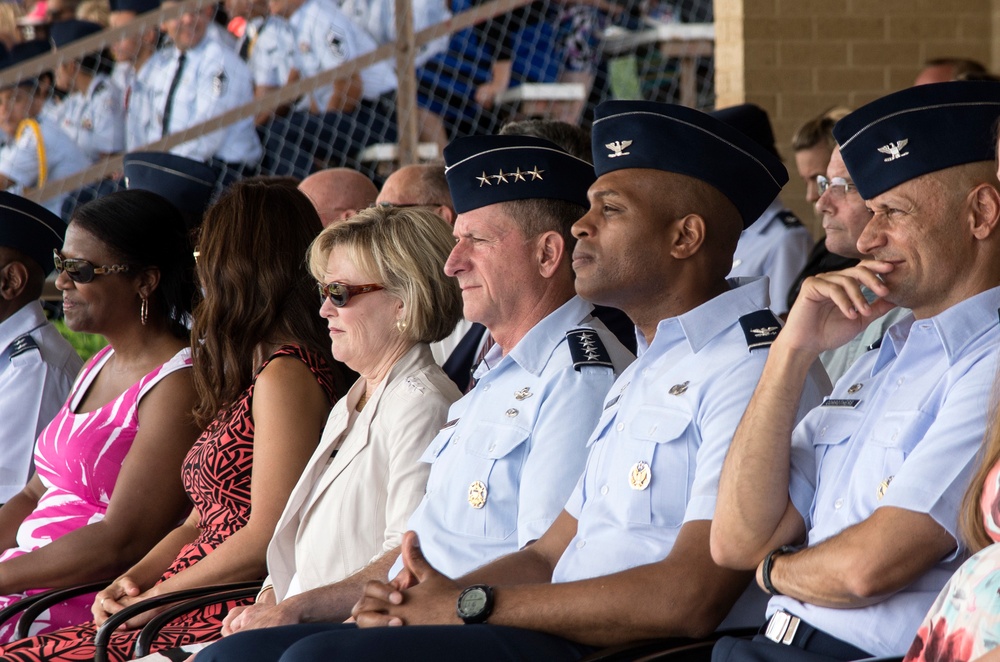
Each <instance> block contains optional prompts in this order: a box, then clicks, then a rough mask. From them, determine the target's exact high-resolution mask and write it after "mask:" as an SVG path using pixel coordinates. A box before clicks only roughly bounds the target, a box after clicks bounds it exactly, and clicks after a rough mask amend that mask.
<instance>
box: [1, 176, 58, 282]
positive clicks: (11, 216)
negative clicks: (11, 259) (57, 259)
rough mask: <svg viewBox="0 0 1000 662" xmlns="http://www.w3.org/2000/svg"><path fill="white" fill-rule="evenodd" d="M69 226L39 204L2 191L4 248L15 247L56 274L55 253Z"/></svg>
mask: <svg viewBox="0 0 1000 662" xmlns="http://www.w3.org/2000/svg"><path fill="white" fill-rule="evenodd" d="M65 234H66V223H65V222H64V221H63V220H62V219H61V218H59V217H58V216H56V215H55V214H53V213H52V212H50V211H49V210H48V209H46V208H45V207H43V206H41V205H40V204H38V203H35V202H32V201H31V200H28V199H27V198H22V197H21V196H19V195H14V194H13V193H7V192H6V191H0V246H6V247H7V248H13V249H14V250H17V251H20V252H22V253H24V254H25V255H27V256H28V257H30V258H31V259H32V260H34V261H35V262H37V263H38V266H40V267H41V268H42V271H44V272H45V275H48V274H50V273H51V272H52V269H53V264H52V251H53V250H54V249H56V248H62V245H63V237H64V236H65Z"/></svg>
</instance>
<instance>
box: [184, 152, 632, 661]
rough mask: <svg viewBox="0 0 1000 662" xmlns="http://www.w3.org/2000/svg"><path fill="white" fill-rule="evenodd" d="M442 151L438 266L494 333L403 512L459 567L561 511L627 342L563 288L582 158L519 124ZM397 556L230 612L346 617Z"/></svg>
mask: <svg viewBox="0 0 1000 662" xmlns="http://www.w3.org/2000/svg"><path fill="white" fill-rule="evenodd" d="M444 157H445V162H446V164H447V178H448V187H449V189H450V191H451V195H452V200H453V202H454V205H455V209H456V211H457V212H458V217H457V219H456V222H455V229H454V235H455V237H456V239H457V242H456V244H455V248H454V249H453V251H452V253H451V256H450V257H449V259H448V262H447V263H446V265H445V272H446V273H447V274H448V275H450V276H453V277H455V278H457V279H458V282H459V284H460V285H461V288H462V298H463V304H464V314H465V317H466V318H467V319H469V320H472V321H475V322H480V323H482V324H484V325H485V326H486V328H487V329H488V330H489V332H490V333H491V335H492V337H493V338H494V339H495V341H496V344H495V345H493V346H492V347H491V348H490V349H489V351H487V352H486V354H485V356H484V357H483V358H482V361H481V362H480V363H479V366H478V368H477V369H476V371H475V377H476V379H477V380H478V381H477V382H476V385H475V387H474V388H473V389H472V391H471V392H469V393H468V394H466V396H465V397H463V398H462V399H461V400H459V401H458V402H456V403H455V404H454V405H452V407H451V409H450V411H449V413H448V423H446V424H445V426H444V428H442V430H441V431H440V433H439V434H438V435H437V436H436V437H435V438H434V440H433V441H432V442H431V443H430V446H429V447H428V450H427V452H426V453H425V454H424V456H423V458H422V459H423V461H424V462H427V463H429V464H430V465H431V469H430V476H429V478H428V481H427V493H426V495H425V496H424V499H423V500H422V501H421V503H420V505H418V506H417V509H416V510H415V511H414V513H413V515H412V516H411V517H410V520H409V522H408V527H409V528H411V529H413V530H416V531H418V532H419V533H420V535H421V540H422V541H423V546H424V547H423V548H424V551H425V553H426V554H427V555H428V557H429V558H432V559H434V562H435V563H436V564H438V565H439V566H440V567H442V568H444V570H445V572H448V573H450V574H453V575H456V576H457V575H462V574H465V573H467V572H469V571H471V570H472V569H474V568H476V567H479V566H480V565H482V564H483V563H486V562H488V561H491V560H493V559H495V558H497V557H499V556H502V555H504V554H509V553H511V552H514V551H517V550H518V549H520V548H522V547H524V546H526V545H528V544H530V543H531V542H532V541H534V540H535V539H537V538H538V537H539V536H541V535H542V534H543V533H544V532H545V530H546V529H547V528H548V526H549V525H550V524H551V523H552V521H553V520H554V519H555V518H556V517H557V516H558V515H559V512H560V510H561V509H562V507H563V504H564V503H565V502H566V499H567V497H568V496H569V494H570V492H572V490H573V487H574V485H575V484H576V482H577V479H578V478H579V477H580V473H581V472H582V471H583V464H584V461H585V459H586V457H587V449H586V440H587V435H588V434H590V431H591V430H592V429H593V427H594V424H595V423H596V422H597V420H598V417H599V416H600V412H601V402H602V401H603V400H604V397H605V395H606V394H607V392H608V389H609V388H610V387H611V384H612V383H614V381H615V374H616V373H617V372H620V370H622V369H624V368H625V366H626V365H628V363H629V362H631V360H632V358H633V357H632V355H631V354H630V353H629V352H628V351H627V350H625V348H624V347H622V346H621V344H620V343H619V342H618V341H617V340H616V339H615V337H614V335H613V334H612V333H611V332H610V331H608V330H607V329H606V328H605V327H604V325H603V324H601V322H600V321H599V320H597V319H595V318H594V317H593V316H592V315H591V311H592V309H593V307H592V306H591V305H590V304H589V303H587V302H586V301H583V300H582V299H580V298H579V297H577V296H575V292H574V290H573V273H572V270H571V267H570V252H571V250H572V248H571V246H572V243H573V240H572V236H570V233H569V230H570V226H571V225H572V223H573V222H574V221H575V220H576V219H577V218H579V217H580V215H581V214H583V213H584V211H585V210H586V204H587V198H586V191H587V186H588V185H589V184H590V183H591V182H592V181H593V180H594V174H593V168H592V166H591V165H590V164H589V163H587V162H586V161H583V160H581V159H577V158H575V157H572V156H570V155H569V154H567V153H566V152H564V151H563V150H562V149H560V148H559V147H557V146H556V145H555V144H553V143H550V142H548V141H546V140H542V139H539V138H531V137H525V136H474V137H469V138H462V139H459V140H456V141H455V142H453V143H451V144H450V145H448V147H447V148H446V149H445V152H444ZM397 555H398V550H393V551H392V552H391V554H387V555H385V556H383V557H382V558H381V559H380V562H376V563H373V564H371V565H370V566H369V567H368V568H365V569H363V570H361V571H360V572H359V573H358V574H357V575H355V576H354V577H349V578H348V579H346V580H344V581H342V582H339V583H337V584H333V585H332V586H328V587H324V588H320V589H315V590H313V591H309V592H306V593H303V594H300V595H298V596H295V597H293V598H290V599H286V600H283V601H282V602H280V603H279V604H278V605H277V607H273V608H271V610H270V611H271V613H270V615H268V614H267V611H266V610H261V609H258V610H257V611H258V612H260V613H263V615H259V614H258V615H254V614H253V613H252V612H251V615H250V617H244V618H241V619H239V622H236V623H234V622H233V619H228V620H227V626H229V627H230V628H231V629H243V628H246V627H254V628H256V627H261V626H262V625H275V624H285V623H290V622H291V623H298V622H304V621H306V620H308V621H310V622H315V621H317V620H321V621H327V622H330V623H340V622H342V621H343V620H344V619H345V618H346V617H347V616H348V615H349V614H350V608H351V606H352V605H354V603H355V602H356V601H357V599H358V598H359V597H361V590H362V588H363V587H364V585H365V583H366V581H368V580H377V581H385V580H386V579H387V578H389V579H391V578H393V577H396V576H397V573H398V572H399V570H400V569H401V568H402V564H401V563H400V562H399V561H398V560H397V559H396V557H397ZM384 560H388V562H389V563H386V564H384V565H383V564H382V563H381V561H384ZM393 561H395V564H396V565H395V566H393V567H392V568H391V569H390V565H389V564H391V563H392V562H393ZM386 570H389V572H388V575H387V574H386ZM322 627H329V628H332V629H336V628H337V626H336V625H329V626H322ZM313 632H314V630H313V626H301V628H300V627H299V626H296V627H293V628H289V629H279V630H274V629H269V630H262V631H257V632H245V633H244V632H237V634H236V635H234V636H233V637H231V638H226V639H224V640H223V641H222V642H219V643H218V644H214V645H212V646H211V647H209V648H208V649H207V650H205V651H203V652H201V653H199V659H203V658H205V659H208V660H215V659H237V658H238V659H240V660H241V661H245V660H247V659H254V660H265V659H276V658H277V657H278V656H279V655H280V654H281V649H282V648H283V647H287V646H288V645H290V644H292V643H294V642H295V640H296V639H298V638H299V637H300V636H305V635H308V634H312V633H313Z"/></svg>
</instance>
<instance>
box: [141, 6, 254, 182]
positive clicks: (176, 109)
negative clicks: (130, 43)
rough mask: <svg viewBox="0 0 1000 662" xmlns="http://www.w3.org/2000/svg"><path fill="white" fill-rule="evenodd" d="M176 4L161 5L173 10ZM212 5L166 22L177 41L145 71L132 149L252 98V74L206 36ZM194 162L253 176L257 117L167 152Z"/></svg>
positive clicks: (148, 64) (245, 119) (237, 58)
mask: <svg viewBox="0 0 1000 662" xmlns="http://www.w3.org/2000/svg"><path fill="white" fill-rule="evenodd" d="M177 4H178V3H177V2H175V1H174V0H169V1H168V2H164V3H162V6H163V7H164V8H168V7H175V6H176V5H177ZM214 11H215V7H214V5H208V6H205V7H204V8H202V9H198V10H194V11H189V12H186V13H184V14H182V15H181V16H180V17H179V18H176V19H171V20H167V21H164V22H163V24H162V26H161V27H162V29H163V30H164V31H165V32H166V33H167V34H168V35H169V36H170V38H171V39H172V40H173V44H172V45H171V46H167V47H166V48H163V49H161V50H159V51H157V52H156V53H155V54H154V55H153V56H152V57H151V58H150V59H149V61H148V62H147V63H146V65H145V67H143V72H142V86H141V88H139V90H137V91H136V92H134V94H142V96H143V97H144V99H143V102H142V104H141V105H133V106H130V107H129V122H130V123H131V122H132V121H133V119H134V120H135V121H136V123H137V125H136V130H137V136H138V142H139V143H141V144H140V145H129V149H130V151H131V150H134V149H135V148H137V147H141V146H143V145H148V144H150V143H152V142H155V141H157V140H160V139H161V138H163V137H165V136H167V135H170V134H173V133H178V132H183V131H184V130H185V129H187V128H189V127H192V126H194V125H196V124H200V123H202V122H204V121H206V120H209V119H211V118H213V117H216V116H218V115H221V114H222V113H224V112H226V111H228V110H231V109H233V108H235V107H237V106H240V105H242V104H245V103H248V102H250V101H251V100H252V99H253V86H252V83H251V80H250V71H249V69H247V66H246V64H244V63H243V61H242V60H240V57H239V55H237V53H236V52H235V50H233V49H231V48H229V47H227V46H224V45H223V44H222V43H221V42H220V41H219V40H217V39H212V38H209V37H208V30H209V25H210V23H211V19H212V14H213V13H214ZM169 151H170V152H172V153H174V154H177V155H179V156H185V157H187V158H190V159H194V160H198V161H203V162H206V163H207V162H213V163H217V164H218V165H219V166H220V167H224V169H225V170H226V171H227V173H234V172H241V171H248V172H251V171H253V170H254V169H255V168H256V166H257V164H258V162H259V161H260V156H261V152H262V150H261V146H260V140H259V139H258V138H257V134H256V132H255V131H254V125H253V118H252V117H246V118H243V119H240V120H237V121H236V122H233V123H232V124H230V125H228V126H225V127H223V128H221V129H219V130H217V131H212V132H210V133H206V134H203V135H201V136H199V137H197V138H193V139H192V140H189V141H187V142H184V143H181V144H180V145H177V146H176V147H174V148H172V149H170V150H169Z"/></svg>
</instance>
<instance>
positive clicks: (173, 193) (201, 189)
mask: <svg viewBox="0 0 1000 662" xmlns="http://www.w3.org/2000/svg"><path fill="white" fill-rule="evenodd" d="M122 162H123V170H124V172H125V188H127V189H129V190H132V189H140V190H143V191H152V192H153V193H158V194H159V195H162V196H163V197H164V198H166V199H167V200H169V201H170V202H172V203H173V204H174V205H175V206H176V207H177V208H178V209H180V210H181V211H182V212H186V213H188V214H195V215H197V216H198V217H199V218H200V217H201V215H202V214H204V213H205V210H206V209H208V205H209V203H211V201H212V196H213V195H214V193H215V184H216V182H217V181H218V180H219V173H218V172H217V171H216V170H215V168H213V167H212V166H210V165H208V164H207V163H203V162H201V161H194V160H192V159H189V158H186V157H184V156H178V155H176V154H170V153H169V152H131V153H129V154H126V155H125V156H124V157H123V159H122Z"/></svg>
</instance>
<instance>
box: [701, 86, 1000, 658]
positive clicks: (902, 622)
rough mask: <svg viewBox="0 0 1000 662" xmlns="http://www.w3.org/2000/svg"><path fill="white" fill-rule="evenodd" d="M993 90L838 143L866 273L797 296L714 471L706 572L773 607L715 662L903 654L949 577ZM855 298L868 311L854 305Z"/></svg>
mask: <svg viewBox="0 0 1000 662" xmlns="http://www.w3.org/2000/svg"><path fill="white" fill-rule="evenodd" d="M997 117H1000V84H998V83H988V82H956V83H942V84H938V85H927V86H923V87H917V88H912V89H908V90H904V91H902V92H898V93H895V94H891V95H889V96H887V97H883V98H882V99H879V100H876V101H874V102H872V103H870V104H868V105H866V106H864V107H862V108H860V109H858V110H857V111H855V112H854V113H851V114H850V115H848V116H847V117H845V118H844V119H843V120H841V121H840V122H839V123H838V124H837V126H836V127H835V129H834V136H835V137H836V139H837V142H838V143H839V144H840V148H841V154H842V156H843V158H844V162H845V163H846V165H847V169H848V171H849V173H850V175H851V178H852V179H853V180H854V183H855V185H857V187H858V191H859V192H860V193H861V195H862V197H864V198H865V200H866V203H867V205H868V207H869V208H870V209H872V211H873V212H874V215H873V217H872V219H871V221H870V222H869V223H868V225H867V226H866V228H865V230H864V231H863V232H862V234H861V236H860V237H859V239H858V249H859V250H860V251H861V252H862V253H863V254H865V255H866V256H867V257H868V259H866V260H864V261H862V262H861V263H860V264H859V265H858V266H857V267H853V268H851V269H847V270H844V271H841V272H834V273H831V274H823V275H820V276H817V277H814V278H810V279H808V280H806V281H805V284H804V285H803V288H802V292H801V293H800V294H799V297H798V298H797V299H796V302H795V305H794V306H793V307H792V310H791V313H790V314H789V316H788V323H787V325H786V326H785V328H784V329H783V330H782V332H781V335H780V336H778V339H777V340H776V341H775V343H774V345H772V347H771V356H770V357H769V358H768V363H767V365H766V366H765V369H764V374H763V376H762V377H761V382H760V386H759V387H758V388H757V390H756V392H755V394H754V397H753V399H752V400H751V403H750V405H749V407H748V409H747V413H746V416H745V417H744V419H743V422H742V423H741V424H740V427H739V428H738V430H737V433H736V436H735V438H734V440H733V443H732V446H731V448H730V452H729V456H728V457H727V459H726V463H725V465H724V466H723V472H722V481H721V483H720V489H719V509H718V511H717V512H718V513H720V515H719V516H717V517H716V520H715V522H714V523H713V526H712V555H713V558H714V559H715V560H716V562H717V563H719V564H721V565H724V566H727V567H733V568H742V569H746V570H753V569H756V571H757V579H758V583H759V584H760V585H761V587H763V588H764V589H765V590H767V591H768V592H769V593H771V595H772V596H774V597H773V598H772V599H771V601H770V604H769V606H768V616H769V619H770V620H769V621H768V624H767V626H766V628H764V630H763V631H762V633H761V634H760V635H758V636H757V637H756V638H755V639H754V641H752V642H751V641H737V640H732V639H724V640H723V641H722V642H721V643H720V644H719V645H718V646H716V649H715V651H714V658H713V659H718V660H725V659H731V660H795V659H809V660H847V659H852V660H853V659H858V658H863V657H869V656H871V655H879V656H884V655H901V654H903V653H905V652H906V650H907V648H908V647H909V645H910V642H911V640H912V639H913V635H914V633H915V632H916V629H917V626H918V625H919V623H920V621H921V619H922V618H923V615H924V614H925V613H926V612H927V609H928V608H929V607H930V605H931V603H932V601H933V600H934V598H935V597H936V596H937V593H938V591H939V590H940V588H941V587H942V586H943V585H944V583H945V581H946V580H947V578H948V577H949V576H950V575H951V573H952V571H953V570H954V569H955V568H956V567H957V565H958V563H959V562H960V561H961V560H962V557H963V554H964V550H963V546H962V544H961V542H960V541H959V538H958V535H957V520H958V512H959V508H960V502H961V500H962V494H963V492H964V490H965V486H966V484H967V483H968V481H969V478H970V475H971V471H972V470H973V469H974V468H975V464H976V455H977V452H978V449H979V446H980V443H981V441H982V439H983V434H984V431H985V428H986V423H987V420H986V419H987V412H988V411H989V410H990V409H991V407H992V406H993V404H995V402H994V396H993V395H992V393H991V385H992V384H993V383H994V379H995V376H996V372H997V356H998V352H1000V324H998V319H997V310H998V309H1000V287H998V285H1000V228H998V224H1000V192H998V186H1000V184H998V182H997V175H996V165H995V163H994V161H993V159H994V152H993V145H994V137H995V136H994V129H993V127H994V125H995V123H996V120H997ZM862 286H865V287H867V288H868V289H870V290H871V291H873V292H874V293H875V294H876V295H877V296H878V297H879V298H878V299H876V300H874V301H872V302H871V303H869V302H868V301H866V299H865V297H864V293H863V292H862ZM893 306H903V307H907V308H910V309H911V310H912V315H908V316H906V317H904V318H903V319H902V320H900V321H899V322H897V323H896V324H894V325H893V326H891V327H890V328H889V330H888V331H887V332H886V334H885V336H884V337H883V338H882V341H881V344H880V346H878V347H874V348H873V349H872V350H871V351H869V352H867V354H865V355H864V356H862V357H861V358H860V359H858V361H857V362H856V363H855V364H854V366H852V368H850V369H849V370H848V371H847V372H846V373H845V374H844V376H843V377H842V378H841V379H840V380H839V381H838V382H837V384H836V386H835V387H834V390H833V394H832V395H831V396H830V397H829V398H828V399H827V400H825V401H824V402H823V404H822V405H821V406H820V407H817V408H816V409H814V410H813V411H812V412H810V413H809V414H808V415H807V416H806V418H805V419H804V420H803V421H802V422H801V423H800V424H799V425H798V426H795V425H794V421H793V417H792V412H793V406H792V404H791V403H794V402H795V401H796V400H797V399H798V397H799V392H800V390H801V387H802V376H803V373H804V366H805V365H808V364H809V363H810V362H812V361H813V360H814V359H815V358H816V356H817V355H818V354H819V353H820V352H821V351H823V350H828V349H831V348H833V347H836V346H838V345H839V344H842V343H844V342H847V341H848V340H850V339H851V338H853V337H854V336H856V335H857V334H858V332H859V331H861V330H862V329H863V328H864V327H865V326H866V325H867V324H868V323H869V322H871V321H872V320H874V319H876V318H878V317H880V316H881V315H883V314H885V313H886V312H887V311H888V310H890V309H891V308H892V307H893Z"/></svg>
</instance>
